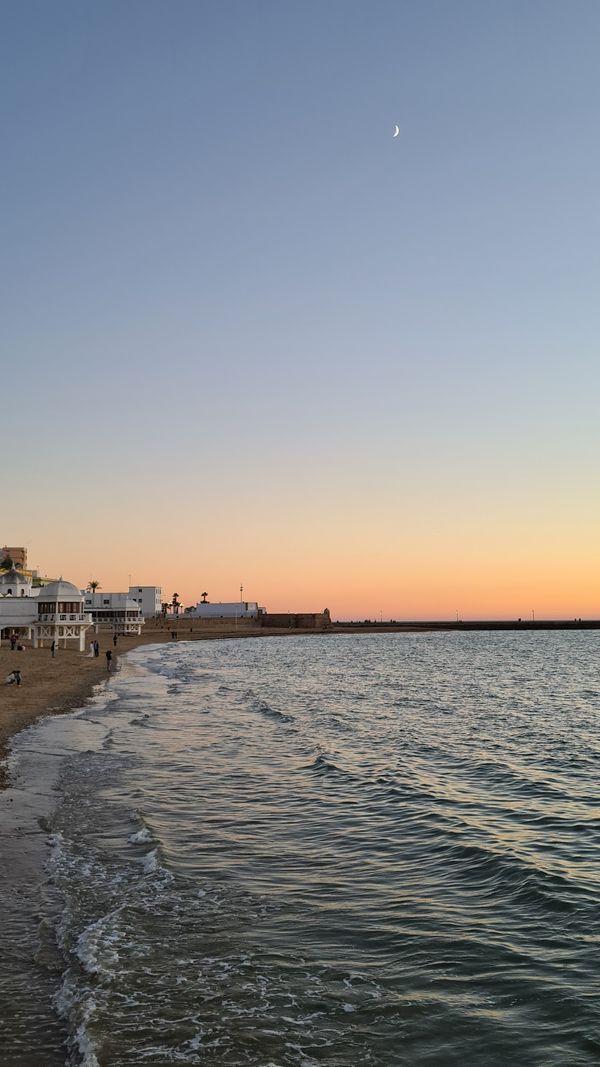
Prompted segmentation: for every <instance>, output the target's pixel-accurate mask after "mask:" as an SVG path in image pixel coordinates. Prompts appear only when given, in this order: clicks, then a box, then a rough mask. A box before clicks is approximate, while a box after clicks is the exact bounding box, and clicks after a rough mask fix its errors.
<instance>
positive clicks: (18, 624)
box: [0, 568, 92, 652]
mask: <svg viewBox="0 0 600 1067" xmlns="http://www.w3.org/2000/svg"><path fill="white" fill-rule="evenodd" d="M91 622H92V619H91V616H90V614H89V612H87V611H86V610H85V606H84V597H83V596H82V594H81V593H80V591H79V589H78V588H77V586H75V585H73V584H72V583H71V582H65V581H63V579H62V578H60V579H59V580H58V581H56V582H49V583H48V585H45V586H42V588H33V587H32V585H31V581H30V579H29V578H27V577H26V576H25V575H23V574H19V572H18V571H17V570H15V568H13V569H12V570H10V571H6V572H5V573H4V574H2V575H0V635H1V636H3V637H8V636H10V634H11V633H14V632H20V633H23V632H25V633H26V635H27V637H28V638H30V639H31V640H32V641H33V647H34V648H38V646H39V645H42V646H43V644H44V642H45V641H48V643H50V642H51V641H56V643H57V645H60V644H62V645H63V647H64V648H67V642H68V641H76V642H77V644H78V645H79V651H80V652H83V651H84V650H85V632H86V630H87V629H88V627H89V626H90V625H91Z"/></svg>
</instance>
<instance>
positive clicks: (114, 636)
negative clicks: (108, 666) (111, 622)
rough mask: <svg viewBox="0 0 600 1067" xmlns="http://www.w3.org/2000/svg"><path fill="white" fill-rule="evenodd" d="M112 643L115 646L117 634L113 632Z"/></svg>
mask: <svg viewBox="0 0 600 1067" xmlns="http://www.w3.org/2000/svg"><path fill="white" fill-rule="evenodd" d="M113 645H114V646H115V648H116V647H117V634H113Z"/></svg>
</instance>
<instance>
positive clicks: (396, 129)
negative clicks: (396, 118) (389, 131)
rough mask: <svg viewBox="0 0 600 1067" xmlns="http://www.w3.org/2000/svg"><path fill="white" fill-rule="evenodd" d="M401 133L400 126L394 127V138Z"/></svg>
mask: <svg viewBox="0 0 600 1067" xmlns="http://www.w3.org/2000/svg"><path fill="white" fill-rule="evenodd" d="M399 133H400V127H399V126H394V137H397V136H398V134H399Z"/></svg>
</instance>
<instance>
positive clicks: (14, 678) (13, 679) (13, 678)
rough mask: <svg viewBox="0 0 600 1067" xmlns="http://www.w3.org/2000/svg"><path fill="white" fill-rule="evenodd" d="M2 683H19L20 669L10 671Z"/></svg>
mask: <svg viewBox="0 0 600 1067" xmlns="http://www.w3.org/2000/svg"><path fill="white" fill-rule="evenodd" d="M4 684H5V685H20V684H21V672H20V671H11V673H10V674H9V675H8V676H7V678H6V680H5V682H4Z"/></svg>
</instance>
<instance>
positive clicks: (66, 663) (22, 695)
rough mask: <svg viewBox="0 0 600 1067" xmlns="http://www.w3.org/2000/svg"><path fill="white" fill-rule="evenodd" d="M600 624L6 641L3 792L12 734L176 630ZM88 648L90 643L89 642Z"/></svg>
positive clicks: (157, 631) (0, 726)
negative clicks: (16, 681) (19, 645)
mask: <svg viewBox="0 0 600 1067" xmlns="http://www.w3.org/2000/svg"><path fill="white" fill-rule="evenodd" d="M598 628H600V622H598V620H593V621H589V620H586V621H583V622H582V621H580V620H573V621H572V622H558V621H552V622H547V621H541V620H540V621H538V622H532V621H527V622H522V621H521V620H519V621H518V623H517V624H516V625H515V624H514V623H508V622H505V621H500V622H498V621H495V622H492V623H490V622H480V621H479V622H463V621H462V620H461V621H459V622H454V623H452V622H445V623H440V622H426V623H421V622H409V623H406V622H403V623H376V622H372V621H371V622H368V621H365V622H363V623H344V622H338V623H334V624H333V625H332V626H331V627H330V628H328V629H326V630H317V629H303V628H298V629H289V628H280V627H265V626H255V625H252V624H248V623H244V624H243V625H238V626H233V625H232V624H231V623H230V622H225V621H223V622H219V623H216V624H215V623H213V624H211V625H210V626H206V625H204V626H201V627H198V628H197V629H194V628H193V625H192V626H190V627H189V629H188V627H187V625H186V624H182V622H181V620H180V621H179V624H176V625H172V624H170V623H162V624H161V623H158V624H157V623H151V624H146V626H145V627H144V630H143V632H142V633H141V634H139V635H138V634H135V635H132V636H130V637H119V638H118V642H117V646H116V648H115V647H114V645H113V633H112V630H110V629H108V628H106V629H102V628H100V630H99V632H98V634H95V633H94V632H93V631H90V633H89V634H88V638H89V640H92V639H93V638H94V637H97V639H98V641H99V644H100V655H99V657H97V658H96V657H94V658H90V657H89V656H88V654H87V653H82V652H79V651H75V650H73V649H62V648H61V649H59V650H58V653H57V655H56V658H55V659H52V656H51V653H50V649H49V648H38V649H34V648H31V647H29V646H27V647H26V648H25V649H24V651H22V652H17V651H15V652H13V651H12V650H11V649H10V648H9V647H8V646H7V645H6V644H5V645H3V646H2V647H1V648H0V686H1V690H0V691H1V693H2V698H1V706H0V790H2V789H5V788H6V787H7V786H8V785H9V779H10V775H9V771H8V766H7V757H8V755H9V751H10V742H11V740H12V738H13V737H14V736H15V735H16V734H18V733H20V732H21V730H25V729H26V728H27V727H28V726H32V725H33V723H35V722H37V720H38V719H41V718H43V717H45V716H48V715H62V714H65V713H68V712H69V711H75V710H77V709H78V708H82V707H84V706H85V705H86V704H87V702H88V701H89V700H90V699H91V697H92V696H93V693H94V690H95V689H96V688H97V687H98V686H100V685H103V684H104V685H107V684H108V682H109V681H110V677H111V674H112V673H114V671H115V670H118V669H119V659H120V657H121V656H122V655H124V654H125V653H127V652H130V651H131V650H132V649H134V648H138V647H139V646H140V645H155V644H163V643H168V644H171V643H173V639H172V637H171V633H172V631H175V632H176V633H177V640H181V641H218V640H226V639H237V640H243V639H245V638H248V637H299V636H317V635H319V636H322V637H327V636H331V635H334V634H346V635H350V634H357V633H367V632H369V633H425V632H431V631H434V630H445V631H449V630H454V631H457V630H510V629H513V630H514V629H517V630H521V629H523V630H532V629H535V630H544V629H598ZM88 647H89V641H88ZM109 648H110V649H111V650H112V652H113V660H112V671H111V672H110V673H109V672H108V671H107V669H106V657H105V652H106V650H107V649H109ZM15 667H18V668H19V670H20V671H21V673H22V676H23V684H22V685H21V686H18V687H17V686H5V685H4V684H3V683H4V679H5V677H6V676H7V675H8V674H9V673H10V672H11V671H12V670H13V669H14V668H15Z"/></svg>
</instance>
